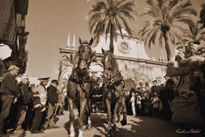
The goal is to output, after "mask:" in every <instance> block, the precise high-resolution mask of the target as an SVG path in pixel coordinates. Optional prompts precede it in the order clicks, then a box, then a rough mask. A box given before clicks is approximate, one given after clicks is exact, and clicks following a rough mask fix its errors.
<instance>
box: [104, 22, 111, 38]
mask: <svg viewBox="0 0 205 137" xmlns="http://www.w3.org/2000/svg"><path fill="white" fill-rule="evenodd" d="M111 25H112V21H111V19H110V20H108V24H107V27H106V30H105V40H107V36H108V34H109V33H110V29H111Z"/></svg>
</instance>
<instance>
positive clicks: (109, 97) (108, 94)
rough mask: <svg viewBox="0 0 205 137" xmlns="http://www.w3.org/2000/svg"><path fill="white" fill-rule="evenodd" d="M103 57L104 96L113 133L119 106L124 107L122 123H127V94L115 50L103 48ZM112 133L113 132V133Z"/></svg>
mask: <svg viewBox="0 0 205 137" xmlns="http://www.w3.org/2000/svg"><path fill="white" fill-rule="evenodd" d="M102 53H103V55H104V56H103V57H102V64H103V67H104V71H103V98H104V102H105V104H106V107H107V117H108V127H107V130H108V131H109V132H110V133H111V132H112V131H113V130H112V129H113V128H115V127H116V125H115V124H116V122H117V115H118V111H119V108H120V107H122V108H123V112H124V117H123V122H122V121H121V124H122V125H123V124H126V114H127V111H126V105H125V94H124V92H123V90H124V89H123V88H124V82H123V77H122V75H121V72H120V71H119V68H118V64H117V62H116V59H115V58H114V55H113V52H112V51H110V50H108V51H104V50H103V49H102ZM111 134H112V133H111Z"/></svg>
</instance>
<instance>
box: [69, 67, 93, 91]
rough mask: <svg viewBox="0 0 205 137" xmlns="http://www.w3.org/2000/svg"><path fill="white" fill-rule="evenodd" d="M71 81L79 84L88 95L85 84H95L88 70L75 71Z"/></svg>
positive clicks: (77, 68) (76, 69) (77, 69)
mask: <svg viewBox="0 0 205 137" xmlns="http://www.w3.org/2000/svg"><path fill="white" fill-rule="evenodd" d="M69 80H70V81H72V82H74V83H76V84H78V85H79V86H80V88H81V89H82V91H83V92H84V93H87V92H86V89H85V88H84V84H85V83H92V82H93V79H92V78H91V77H90V76H89V71H88V69H87V68H83V69H80V68H79V67H76V68H74V69H73V71H72V73H71V75H70V77H69Z"/></svg>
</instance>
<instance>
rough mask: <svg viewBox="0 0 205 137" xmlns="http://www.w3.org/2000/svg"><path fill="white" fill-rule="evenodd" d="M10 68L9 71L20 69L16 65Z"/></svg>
mask: <svg viewBox="0 0 205 137" xmlns="http://www.w3.org/2000/svg"><path fill="white" fill-rule="evenodd" d="M8 70H9V71H11V70H19V67H17V66H15V65H11V66H10V67H9V69H8Z"/></svg>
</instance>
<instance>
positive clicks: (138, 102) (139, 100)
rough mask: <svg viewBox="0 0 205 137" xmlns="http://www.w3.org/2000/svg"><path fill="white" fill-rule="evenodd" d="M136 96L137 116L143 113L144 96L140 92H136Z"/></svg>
mask: <svg viewBox="0 0 205 137" xmlns="http://www.w3.org/2000/svg"><path fill="white" fill-rule="evenodd" d="M135 97H136V112H137V113H136V114H137V116H140V115H141V114H142V111H141V110H142V97H141V95H140V93H139V92H137V93H136V95H135Z"/></svg>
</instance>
